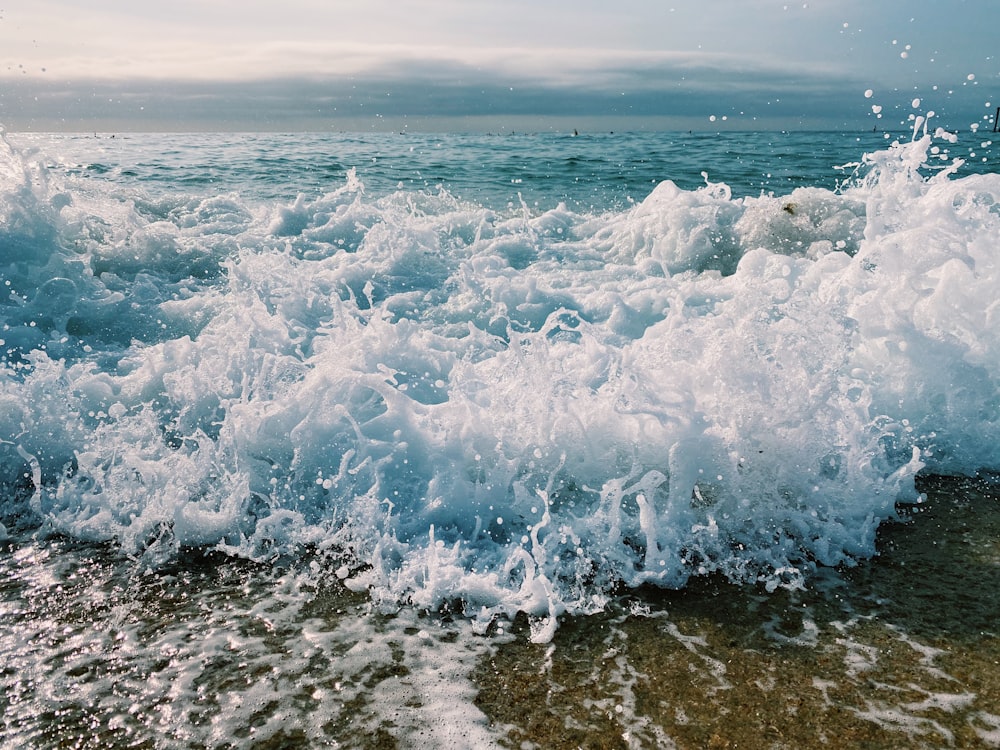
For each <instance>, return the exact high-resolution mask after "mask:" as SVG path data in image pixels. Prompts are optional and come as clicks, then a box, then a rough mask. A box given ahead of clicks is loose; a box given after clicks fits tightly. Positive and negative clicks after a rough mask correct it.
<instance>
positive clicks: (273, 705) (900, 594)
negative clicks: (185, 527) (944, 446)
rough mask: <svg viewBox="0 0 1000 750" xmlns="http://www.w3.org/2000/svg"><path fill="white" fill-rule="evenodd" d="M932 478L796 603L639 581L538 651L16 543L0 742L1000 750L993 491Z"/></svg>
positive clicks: (1, 660)
mask: <svg viewBox="0 0 1000 750" xmlns="http://www.w3.org/2000/svg"><path fill="white" fill-rule="evenodd" d="M922 489H923V490H924V491H925V492H927V493H928V500H927V502H926V503H924V504H922V505H920V506H917V507H915V508H913V509H911V510H910V511H909V512H908V513H907V514H906V518H905V519H904V521H903V522H901V523H894V524H889V525H886V526H884V527H883V528H882V529H881V531H880V535H879V549H880V555H879V556H878V557H877V558H875V559H873V560H870V561H866V562H864V563H862V564H861V565H859V566H857V567H855V568H853V569H849V570H842V571H834V570H828V571H825V572H823V573H821V574H820V575H817V576H816V577H815V578H813V579H811V581H810V586H809V588H808V590H805V591H796V592H787V591H778V592H775V593H772V594H768V593H766V592H764V591H762V590H756V589H754V588H752V587H737V586H733V585H730V584H727V583H725V582H723V581H719V580H701V581H696V582H694V583H693V584H692V585H690V586H689V587H688V588H687V589H685V590H684V591H662V590H657V589H647V590H643V591H638V592H630V593H628V594H627V595H625V596H623V597H621V598H620V599H619V600H617V601H616V603H615V604H614V606H613V607H612V608H610V609H609V611H607V612H606V613H603V614H600V615H595V616H590V617H567V618H564V619H563V621H562V622H561V625H560V628H559V629H558V631H557V632H556V635H555V639H554V640H553V642H552V643H549V644H541V645H538V644H531V643H530V642H529V641H528V625H527V622H525V621H523V620H518V621H516V622H515V623H513V624H512V625H511V626H509V627H508V628H507V633H505V634H504V635H503V636H499V637H498V636H494V637H493V638H483V637H479V636H474V635H472V633H471V626H470V624H469V623H468V621H466V620H465V619H464V618H462V617H456V618H450V617H448V616H447V615H442V614H441V613H437V614H434V615H424V614H420V613H417V612H415V611H413V610H408V609H404V610H402V611H401V612H399V613H396V614H386V615H381V614H378V613H372V612H371V611H370V607H369V605H368V603H367V601H366V600H365V599H364V597H360V596H358V595H355V594H351V593H350V592H347V591H345V590H344V589H343V588H342V587H341V586H340V585H339V584H338V583H337V580H336V577H335V576H326V577H324V576H320V577H319V580H322V581H327V583H325V584H323V585H316V584H315V582H314V583H313V584H310V583H309V582H308V580H304V579H303V577H302V576H299V575H293V574H290V573H288V572H287V571H286V572H284V573H283V572H282V570H281V568H280V566H258V565H253V564H249V563H245V562H241V561H238V560H232V559H230V558H225V557H222V556H219V555H202V554H198V553H189V554H186V555H185V556H184V557H183V559H180V560H177V561H176V563H175V564H174V565H172V566H168V567H165V568H160V569H158V570H156V571H149V570H143V569H142V568H141V566H137V565H136V563H135V562H134V561H128V560H122V559H121V558H118V557H116V556H115V554H114V553H113V550H111V549H110V548H107V547H101V546H95V545H85V544H81V543H76V542H71V541H68V540H59V539H46V540H37V541H35V540H30V539H25V540H22V541H21V542H7V543H5V544H4V548H3V549H2V550H0V687H2V692H0V747H3V748H6V747H22V746H23V747H33V748H62V747H80V748H90V747H93V748H97V747H100V748H107V747H116V748H174V747H178V748H196V747H214V748H296V747H305V748H311V747H351V748H395V747H399V748H412V747H435V748H436V747H441V746H449V747H475V748H480V747H490V746H495V745H496V744H499V745H501V746H507V747H512V748H555V749H559V748H627V747H639V748H647V747H648V748H671V747H676V748H692V749H694V748H795V749H796V750H801V749H802V748H814V747H824V746H826V747H831V748H838V749H839V748H941V747H956V748H996V747H1000V709H998V707H1000V485H998V484H997V483H996V482H995V481H993V482H987V481H985V480H958V479H949V480H946V479H935V480H932V481H930V480H929V481H926V482H925V483H924V487H923V488H922ZM299 564H307V563H302V561H300V563H299Z"/></svg>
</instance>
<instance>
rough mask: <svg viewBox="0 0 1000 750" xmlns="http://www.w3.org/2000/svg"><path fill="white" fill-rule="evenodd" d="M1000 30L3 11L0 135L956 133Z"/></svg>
mask: <svg viewBox="0 0 1000 750" xmlns="http://www.w3.org/2000/svg"><path fill="white" fill-rule="evenodd" d="M147 6H148V7H147ZM998 21H1000V5H998V3H997V0H911V1H910V2H902V0H879V1H878V2H877V3H876V2H871V1H870V0H867V1H865V2H862V1H861V0H812V1H811V2H797V3H793V2H783V1H782V0H775V1H772V0H712V2H707V1H705V0H701V1H699V2H695V1H693V0H674V2H670V0H666V1H665V2H660V1H659V0H655V1H654V0H620V2H617V3H614V4H610V3H607V2H606V1H603V0H602V2H596V1H595V0H577V2H568V1H565V0H551V1H549V2H545V1H544V0H533V1H532V2H528V0H507V1H506V2H503V3H501V2H494V1H493V0H482V1H480V2H476V1H475V0H464V1H463V0H409V1H407V0H397V1H396V2H389V0H369V1H368V2H365V3H364V4H363V5H362V4H361V3H358V2H356V1H354V2H320V1H319V0H283V2H282V3H280V4H275V3H253V2H235V0H208V1H202V2H191V1H189V0H175V1H174V2H171V3H162V4H156V5H154V4H145V3H143V4H140V3H135V2H125V1H123V0H92V1H91V2H79V1H77V2H69V1H68V0H14V2H7V3H6V5H5V6H4V7H3V9H2V10H0V124H2V125H4V126H5V127H7V128H8V129H11V130H20V129H32V130H51V129H60V130H115V129H122V130H124V129H133V130H136V129H145V130H189V129H213V130H216V129H224V130H229V129H237V130H294V129H310V130H316V129H318V130H328V129H335V130H338V129H359V128H360V129H370V128H374V129H381V130H385V129H393V130H395V129H407V128H413V129H472V130H504V129H508V130H510V129H528V128H531V129H542V128H549V127H551V128H557V129H566V128H573V127H578V128H588V127H601V128H605V127H612V128H616V127H617V128H619V129H630V128H684V129H691V128H698V129H708V128H713V129H715V128H745V129H754V128H788V129H794V128H800V127H810V128H815V127H829V128H868V129H870V128H872V127H885V128H892V127H899V126H900V125H901V124H904V123H905V122H906V119H907V117H909V116H910V115H912V114H914V112H918V113H923V112H925V111H926V110H927V109H933V110H935V111H936V113H937V117H938V120H939V122H940V123H941V124H943V125H945V126H948V127H952V128H955V129H965V128H967V127H969V125H970V124H971V123H973V122H980V123H981V122H982V121H984V120H987V119H988V120H990V121H991V120H992V111H991V110H990V107H991V106H993V100H996V99H1000V96H998V95H997V93H998V92H997V88H998V81H1000V64H998V60H997V56H996V54H995V53H994V47H995V46H996V44H997V43H996V40H995V39H994V38H992V37H993V35H994V33H995V29H996V28H997V27H998ZM869 90H871V94H870V96H866V92H868V91H869ZM914 99H919V100H920V102H919V104H918V105H917V106H916V107H915V106H914V105H913V101H914ZM998 104H1000V102H998ZM875 109H880V112H879V113H876V112H875V111H874V110H875ZM878 114H881V115H882V117H881V118H879V117H878Z"/></svg>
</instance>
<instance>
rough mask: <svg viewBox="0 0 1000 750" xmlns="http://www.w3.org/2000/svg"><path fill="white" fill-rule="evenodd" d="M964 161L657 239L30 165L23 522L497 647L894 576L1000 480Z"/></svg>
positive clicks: (397, 203)
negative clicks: (606, 613) (203, 558)
mask: <svg viewBox="0 0 1000 750" xmlns="http://www.w3.org/2000/svg"><path fill="white" fill-rule="evenodd" d="M932 142H933V138H932V137H931V136H929V135H923V134H921V133H915V139H914V140H913V142H911V143H905V144H894V145H893V146H891V147H890V148H889V149H888V150H886V151H882V152H877V153H873V154H871V155H869V156H867V157H866V158H865V160H864V163H863V164H862V165H861V167H860V169H859V173H858V176H857V179H855V180H854V181H852V182H850V183H849V184H847V185H845V186H844V187H843V188H842V189H841V190H839V191H837V192H831V191H828V190H824V189H820V188H812V187H806V188H799V189H796V190H794V191H793V192H791V193H790V194H789V195H786V196H774V195H760V196H758V197H745V198H734V197H733V196H732V194H731V192H730V191H729V189H728V188H727V186H726V185H724V184H721V183H711V182H709V181H708V180H707V179H706V184H705V185H704V186H703V187H702V188H699V189H695V190H682V189H680V188H679V187H678V186H677V185H676V184H674V183H671V182H669V181H668V182H664V183H662V184H660V185H659V186H658V187H657V188H656V189H655V190H653V192H652V193H651V194H650V195H649V196H648V197H647V198H646V199H645V200H643V201H642V202H640V203H638V204H636V205H635V206H634V207H632V208H631V209H629V210H626V211H616V212H615V211H613V212H608V213H603V214H595V213H577V212H575V211H572V210H570V209H568V208H567V207H566V206H564V205H561V206H558V207H557V208H554V209H552V210H547V211H532V210H530V209H529V208H528V207H527V206H525V205H522V206H520V207H518V206H513V207H511V209H510V210H509V211H504V212H501V211H495V210H492V209H489V208H486V207H484V206H481V205H476V204H471V203H468V202H464V201H461V200H459V199H457V198H455V197H454V196H452V195H451V194H449V193H448V192H447V191H445V190H443V189H441V190H438V191H437V192H426V191H424V192H414V191H406V190H399V191H396V192H391V193H389V194H387V195H382V196H369V195H368V194H367V193H366V190H365V186H364V185H363V183H362V182H361V181H360V180H359V179H358V177H357V175H356V174H355V173H353V172H350V173H348V176H347V179H346V181H345V182H344V183H343V184H342V185H341V186H339V187H337V188H335V189H334V190H332V191H330V192H327V193H325V194H320V195H306V194H302V195H301V196H299V197H298V199H296V200H294V201H293V202H291V203H287V202H281V201H278V202H275V201H266V200H264V201H254V200H252V199H248V198H245V197H242V196H241V195H239V194H237V193H233V194H228V195H221V196H218V195H211V196H206V195H198V194H189V193H179V192H166V193H164V194H162V195H160V194H149V193H144V192H143V191H142V190H141V189H140V188H136V187H129V188H128V189H127V190H126V189H125V188H121V187H116V186H115V184H114V183H110V184H109V183H106V182H103V181H98V182H94V181H92V180H91V181H88V180H86V179H83V178H66V184H60V185H56V184H54V180H53V178H52V177H51V176H49V175H47V173H46V169H45V168H44V166H43V159H42V158H41V156H40V155H39V154H33V153H25V152H21V151H18V150H17V149H15V148H14V147H13V146H11V145H10V144H9V143H8V142H7V141H6V140H4V141H2V142H0V252H2V256H0V270H2V279H0V283H2V284H3V285H4V297H3V299H2V300H0V306H2V310H3V313H4V320H5V323H4V325H3V330H2V333H0V338H2V339H3V350H4V355H3V359H2V365H0V367H2V369H0V466H2V470H3V478H2V480H0V481H2V482H3V500H2V514H3V521H4V523H5V525H6V527H7V530H8V532H9V531H10V530H11V529H13V528H37V527H40V528H41V529H42V530H45V531H51V532H57V533H61V534H68V535H71V536H73V537H77V538H80V539H86V540H100V541H106V540H113V541H114V542H115V543H116V544H118V545H119V546H120V547H121V549H122V550H123V551H124V552H125V553H127V554H130V555H136V556H139V557H141V558H142V559H143V560H144V561H145V563H147V564H150V565H158V564H161V563H162V562H163V561H165V560H169V559H170V558H171V556H172V555H173V554H174V553H176V551H177V550H178V549H180V548H184V547H192V546H193V547H200V548H218V549H222V550H225V551H226V552H228V553H230V554H233V555H239V556H244V557H248V558H252V559H255V560H278V559H288V558H292V557H295V556H298V555H300V554H301V553H302V552H303V551H305V550H308V551H309V552H310V554H313V555H317V556H318V559H319V560H320V561H321V562H322V564H321V565H320V566H319V567H318V568H317V570H319V572H315V571H314V574H316V575H329V576H334V575H335V576H337V577H338V578H340V579H341V580H343V582H344V583H345V584H346V585H347V586H348V587H350V588H352V589H354V590H359V591H367V592H368V593H369V595H370V596H371V598H372V600H373V601H374V602H375V603H377V604H378V605H381V606H385V607H390V608H391V607H396V606H399V605H400V604H409V605H413V606H416V607H418V608H431V609H433V608H437V607H440V606H443V605H444V606H449V607H453V608H458V609H460V610H462V611H464V612H465V613H466V614H467V615H468V616H469V617H471V618H473V619H474V621H475V623H476V627H477V628H479V629H481V630H483V631H486V630H487V629H489V628H490V627H491V623H493V622H494V621H495V619H496V618H497V617H500V616H513V615H514V614H515V613H517V612H525V613H527V614H528V615H529V616H530V617H531V620H532V633H533V638H534V639H536V640H541V641H544V640H547V639H549V638H550V637H551V636H552V634H553V632H554V629H555V627H556V622H557V618H558V617H559V615H561V614H562V613H564V612H567V611H569V612H592V611H596V610H599V609H601V608H602V607H603V606H604V605H605V603H606V601H607V598H608V597H609V596H610V595H612V594H613V593H614V592H615V591H616V590H619V589H620V588H621V587H633V586H638V585H642V584H655V585H660V586H667V587H681V586H684V585H685V583H686V582H687V581H688V580H689V578H690V577H691V576H699V575H706V574H709V573H720V574H722V575H724V576H727V577H728V578H730V579H732V580H736V581H746V582H758V583H760V584H762V585H763V586H765V587H766V588H768V589H770V590H773V589H775V588H777V587H779V586H784V587H796V586H801V585H803V582H804V581H805V580H806V579H807V577H808V575H809V573H810V571H811V570H813V569H814V568H815V566H817V565H822V566H833V565H851V564H853V563H854V562H855V561H856V560H858V559H860V558H863V557H866V556H869V555H871V554H873V552H874V538H875V531H876V529H877V528H878V526H879V524H880V523H882V522H883V521H885V520H886V519H889V518H892V517H894V514H895V508H896V504H897V503H901V502H902V503H913V502H919V500H920V497H919V495H918V494H917V492H916V490H915V488H914V476H915V475H916V474H917V472H918V471H921V470H928V471H935V472H943V473H968V472H973V471H975V470H976V469H977V468H980V467H983V466H991V467H996V466H997V465H998V463H1000V461H998V458H1000V457H998V455H997V449H996V446H997V445H1000V441H998V437H1000V397H998V395H997V394H998V393H1000V388H998V379H1000V339H998V336H1000V333H998V332H1000V326H998V323H1000V320H998V315H1000V308H998V303H997V301H996V294H995V290H996V288H997V285H998V278H1000V269H998V267H997V251H996V242H995V238H996V236H997V230H998V223H1000V210H998V208H997V207H998V205H1000V204H998V202H997V201H998V200H1000V178H998V177H997V176H996V175H989V174H987V175H970V176H963V177H957V176H956V174H955V172H956V170H957V169H958V165H957V164H954V165H952V166H951V167H949V168H946V169H943V170H937V171H936V172H935V173H934V174H932V175H929V174H928V167H927V162H928V156H927V155H928V151H929V150H930V149H931V148H932Z"/></svg>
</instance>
